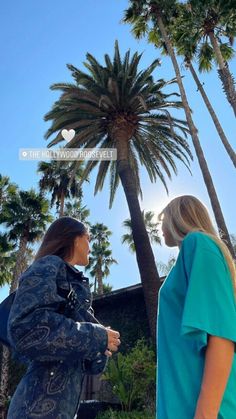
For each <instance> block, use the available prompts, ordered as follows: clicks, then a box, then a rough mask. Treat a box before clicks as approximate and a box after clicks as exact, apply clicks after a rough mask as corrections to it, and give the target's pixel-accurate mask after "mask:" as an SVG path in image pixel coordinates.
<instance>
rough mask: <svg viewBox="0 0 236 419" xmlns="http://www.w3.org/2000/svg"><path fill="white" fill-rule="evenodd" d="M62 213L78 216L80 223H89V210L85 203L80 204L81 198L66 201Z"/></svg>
mask: <svg viewBox="0 0 236 419" xmlns="http://www.w3.org/2000/svg"><path fill="white" fill-rule="evenodd" d="M64 215H67V216H69V217H74V218H78V219H79V220H80V221H81V222H82V223H86V224H89V222H88V217H89V215H90V210H89V209H88V208H87V206H86V205H82V200H81V199H79V200H78V199H77V200H76V199H75V200H74V201H72V202H71V201H68V202H66V203H65V211H64Z"/></svg>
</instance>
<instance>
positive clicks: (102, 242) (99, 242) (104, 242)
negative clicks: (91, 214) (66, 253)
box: [85, 223, 117, 294]
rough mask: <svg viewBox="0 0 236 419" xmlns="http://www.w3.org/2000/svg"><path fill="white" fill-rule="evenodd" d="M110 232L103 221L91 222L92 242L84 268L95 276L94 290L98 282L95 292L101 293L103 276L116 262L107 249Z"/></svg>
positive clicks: (106, 274) (107, 273)
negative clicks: (89, 254) (86, 264)
mask: <svg viewBox="0 0 236 419" xmlns="http://www.w3.org/2000/svg"><path fill="white" fill-rule="evenodd" d="M111 234H112V232H111V231H110V230H109V229H108V227H107V226H106V225H105V224H103V223H96V224H93V225H92V226H91V228H90V236H91V237H90V240H91V241H92V242H93V245H92V249H91V256H90V257H89V265H88V266H87V267H86V268H85V269H86V270H89V271H90V275H91V276H92V277H94V278H95V283H94V292H95V293H96V291H97V290H96V284H98V291H97V294H103V278H104V276H105V277H107V276H108V275H109V273H110V269H109V267H110V266H111V265H112V264H113V263H117V261H116V260H115V259H113V258H112V251H111V250H110V249H109V246H110V242H109V237H110V236H111Z"/></svg>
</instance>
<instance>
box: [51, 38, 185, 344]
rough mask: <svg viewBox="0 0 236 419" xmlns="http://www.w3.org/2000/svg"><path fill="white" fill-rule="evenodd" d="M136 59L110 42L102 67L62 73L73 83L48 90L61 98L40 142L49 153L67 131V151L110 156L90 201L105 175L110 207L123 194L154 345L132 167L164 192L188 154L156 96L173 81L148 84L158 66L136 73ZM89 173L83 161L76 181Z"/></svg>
mask: <svg viewBox="0 0 236 419" xmlns="http://www.w3.org/2000/svg"><path fill="white" fill-rule="evenodd" d="M140 59H141V54H140V55H139V54H138V53H137V52H136V53H135V54H134V55H133V56H130V51H127V52H126V54H125V56H124V58H123V59H121V57H120V52H119V47H118V42H116V43H115V53H114V58H113V59H111V58H110V57H109V56H108V55H107V54H106V55H105V66H104V65H101V64H100V63H98V61H97V60H96V59H95V58H94V57H93V56H92V55H90V54H87V62H86V63H85V66H86V68H87V70H88V73H84V72H82V71H81V70H79V69H77V68H75V67H74V66H73V65H68V68H69V69H70V70H71V71H72V76H73V78H74V80H75V83H74V84H72V83H59V84H55V85H53V86H52V89H53V90H61V91H62V95H61V96H60V98H59V100H58V101H57V102H56V103H55V105H54V106H53V108H52V110H51V111H50V112H49V113H48V114H47V115H46V116H45V120H46V121H49V120H51V121H52V125H51V127H50V128H49V130H48V131H47V133H46V138H49V137H50V136H52V135H53V134H56V137H55V138H54V139H53V140H52V141H51V142H50V144H49V147H51V146H53V145H55V144H58V143H59V142H60V141H62V140H63V138H62V135H61V129H62V128H65V129H68V128H73V129H74V130H75V131H76V134H75V137H74V139H73V140H71V141H70V143H68V145H67V147H72V148H73V147H82V148H83V147H91V148H92V147H95V146H96V147H101V148H115V149H116V150H117V160H116V161H114V160H113V161H101V162H100V163H99V167H98V175H97V180H96V184H95V193H97V192H98V191H99V190H101V189H102V188H103V185H104V180H105V178H106V175H107V174H108V172H109V170H110V207H111V206H112V203H113V200H114V196H115V192H116V189H117V187H118V185H119V182H121V184H122V186H123V189H124V192H125V196H126V199H127V203H128V207H129V211H130V217H131V222H132V231H133V235H134V242H135V247H136V257H137V262H138V266H139V271H140V275H141V280H142V283H143V289H144V296H145V301H146V307H147V316H148V319H149V324H150V330H151V334H152V336H153V337H154V336H155V330H156V296H157V291H158V287H159V277H158V273H157V269H156V265H155V260H154V256H153V252H152V249H151V246H150V242H149V238H148V234H147V232H146V229H145V225H144V221H143V217H142V212H141V209H140V204H139V196H142V191H141V185H140V177H139V166H140V163H141V165H143V166H144V167H145V168H146V170H147V172H148V175H149V177H150V180H151V181H152V182H155V181H157V180H160V181H161V182H162V183H163V184H164V186H165V187H166V188H167V186H166V180H165V175H166V176H167V177H169V178H171V171H173V172H174V173H176V172H177V167H176V163H175V160H180V161H182V162H183V163H184V164H185V165H187V166H188V163H189V158H188V157H189V156H191V153H190V150H189V146H188V144H187V142H186V139H185V138H186V135H187V128H186V123H185V121H182V120H180V119H177V118H174V117H173V116H172V115H171V113H170V111H171V109H172V108H173V109H178V108H181V107H182V103H181V102H179V101H177V100H175V99H173V94H171V93H169V94H167V93H164V92H163V89H164V88H165V87H167V86H170V85H171V84H173V83H175V80H171V81H169V82H165V81H164V80H162V79H161V80H157V81H155V82H154V79H153V76H152V73H153V71H154V70H155V68H156V67H157V66H158V65H159V60H155V61H154V62H153V63H152V64H151V65H150V66H149V67H148V68H147V69H146V70H143V71H139V70H138V65H139V62H140ZM174 94H175V93H174ZM175 95H176V94H175ZM97 165H98V161H95V160H94V161H89V162H88V163H87V165H86V167H85V172H84V178H85V176H87V174H89V173H90V172H91V171H92V169H93V168H94V167H95V166H97Z"/></svg>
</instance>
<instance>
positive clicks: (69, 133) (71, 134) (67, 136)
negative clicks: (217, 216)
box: [61, 129, 75, 142]
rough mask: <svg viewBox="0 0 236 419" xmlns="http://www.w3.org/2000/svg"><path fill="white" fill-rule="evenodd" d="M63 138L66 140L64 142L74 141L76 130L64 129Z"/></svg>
mask: <svg viewBox="0 0 236 419" xmlns="http://www.w3.org/2000/svg"><path fill="white" fill-rule="evenodd" d="M61 135H62V137H63V138H64V140H66V141H67V142H69V141H71V140H73V138H74V136H75V130H74V129H70V130H69V131H68V130H67V129H63V130H62V132H61Z"/></svg>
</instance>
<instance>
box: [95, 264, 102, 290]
mask: <svg viewBox="0 0 236 419" xmlns="http://www.w3.org/2000/svg"><path fill="white" fill-rule="evenodd" d="M96 276H97V281H98V295H102V294H103V282H102V268H101V258H100V257H99V260H98V267H97V275H96Z"/></svg>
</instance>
